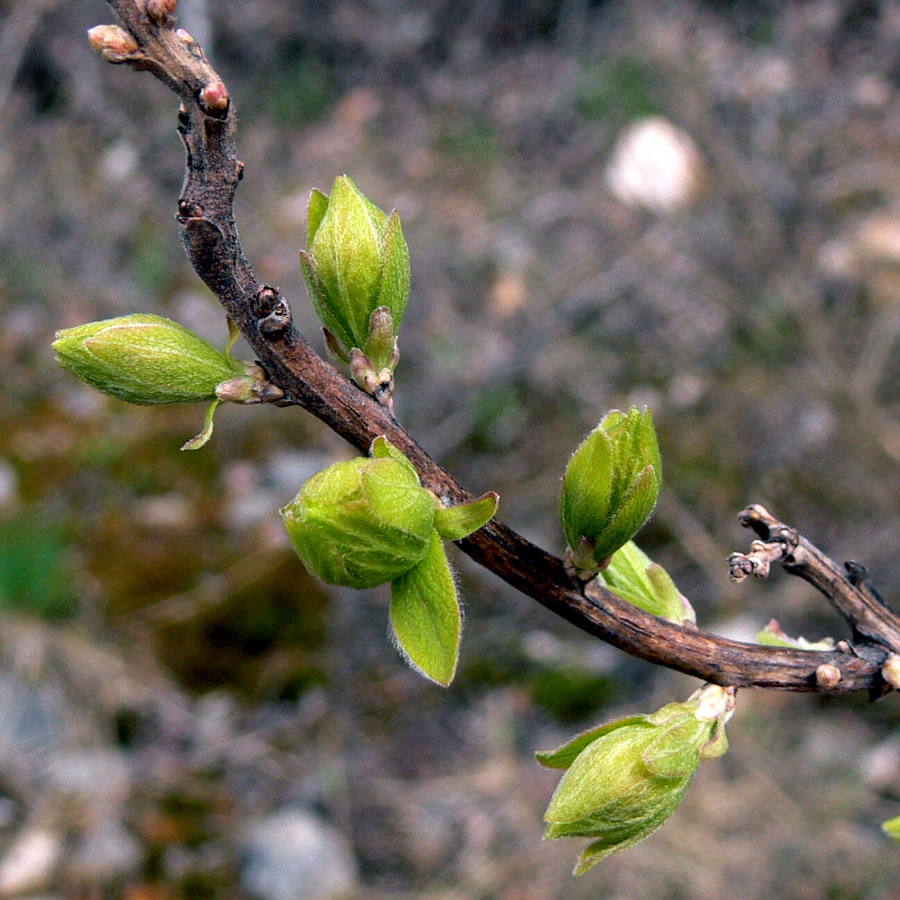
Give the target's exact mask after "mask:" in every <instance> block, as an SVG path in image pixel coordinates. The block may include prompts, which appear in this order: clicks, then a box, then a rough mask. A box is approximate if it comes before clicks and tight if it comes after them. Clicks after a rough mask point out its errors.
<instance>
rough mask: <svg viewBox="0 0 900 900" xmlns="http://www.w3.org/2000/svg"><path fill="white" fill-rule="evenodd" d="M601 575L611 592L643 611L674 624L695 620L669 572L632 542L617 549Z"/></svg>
mask: <svg viewBox="0 0 900 900" xmlns="http://www.w3.org/2000/svg"><path fill="white" fill-rule="evenodd" d="M600 577H601V578H602V579H603V581H604V582H605V584H606V586H607V587H608V588H609V589H610V590H611V591H612V592H613V593H614V594H616V595H618V596H619V597H621V598H622V599H623V600H627V601H628V602H629V603H633V604H634V605H635V606H637V607H639V608H640V609H643V610H644V611H645V612H648V613H652V614H653V615H654V616H659V617H660V618H663V619H668V620H669V621H670V622H675V623H676V624H677V625H681V624H683V623H684V622H696V621H697V619H696V617H695V615H694V610H693V609H692V608H691V605H690V603H689V602H688V600H687V598H686V597H685V596H684V595H683V594H682V593H681V592H680V591H679V590H678V588H677V587H675V582H674V581H672V578H671V576H670V575H669V573H668V572H667V571H666V570H665V569H664V568H663V567H662V566H661V565H659V564H658V563H655V562H653V561H652V560H651V559H650V558H649V557H648V556H647V554H646V553H644V552H643V551H642V550H641V549H640V548H639V547H638V546H637V544H635V543H634V541H629V542H628V543H627V544H625V545H624V546H623V547H620V548H619V549H618V550H616V552H615V553H614V554H613V556H612V559H611V560H610V562H609V565H608V566H607V567H606V568H605V569H604V570H603V573H602V575H601V576H600Z"/></svg>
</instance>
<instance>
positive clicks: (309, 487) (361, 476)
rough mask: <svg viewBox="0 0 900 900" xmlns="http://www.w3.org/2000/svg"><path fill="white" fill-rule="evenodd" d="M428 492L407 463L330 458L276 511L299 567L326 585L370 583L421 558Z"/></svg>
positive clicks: (427, 531)
mask: <svg viewBox="0 0 900 900" xmlns="http://www.w3.org/2000/svg"><path fill="white" fill-rule="evenodd" d="M434 512H435V504H434V497H433V495H432V494H430V493H429V492H428V491H426V490H425V488H423V487H422V485H421V484H420V483H419V477H418V475H416V472H415V469H413V467H412V466H411V465H410V464H409V463H408V462H405V461H404V462H399V461H398V460H396V459H393V458H391V457H390V456H383V457H377V458H375V459H366V458H364V457H360V458H358V459H351V460H347V461H346V462H339V463H335V464H334V465H333V466H329V467H328V468H327V469H324V470H323V471H321V472H319V473H318V474H317V475H314V476H313V477H312V478H310V479H309V481H307V482H306V484H304V485H303V487H302V488H301V489H300V493H298V494H297V496H296V497H295V498H294V500H293V501H292V502H291V503H289V504H288V505H287V506H286V507H284V509H282V510H281V515H282V518H283V519H284V527H285V529H286V530H287V533H288V537H289V538H290V539H291V543H292V544H293V545H294V549H295V550H296V551H297V554H298V556H299V557H300V559H301V560H302V561H303V564H304V565H305V566H306V567H307V569H309V570H310V571H311V572H312V573H313V574H315V575H317V576H318V577H319V578H321V579H322V580H323V581H325V582H327V583H328V584H341V585H345V586H347V587H353V588H371V587H375V586H376V585H379V584H383V583H384V582H385V581H392V580H393V579H395V578H397V577H398V576H400V575H403V574H404V573H405V572H408V571H409V570H410V569H411V568H413V566H415V565H416V564H417V563H419V562H421V560H422V559H423V558H424V557H425V554H426V553H427V551H428V547H429V542H430V541H431V536H432V534H433V532H434Z"/></svg>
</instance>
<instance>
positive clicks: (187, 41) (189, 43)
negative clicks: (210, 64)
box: [175, 28, 204, 61]
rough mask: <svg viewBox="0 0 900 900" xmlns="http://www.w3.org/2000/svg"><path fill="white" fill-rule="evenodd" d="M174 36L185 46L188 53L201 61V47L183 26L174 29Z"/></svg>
mask: <svg viewBox="0 0 900 900" xmlns="http://www.w3.org/2000/svg"><path fill="white" fill-rule="evenodd" d="M175 36H176V37H177V38H178V39H179V40H180V41H181V42H182V43H183V44H184V45H185V46H186V47H187V49H188V53H190V54H191V56H193V57H194V59H196V60H198V61H201V60H203V58H204V56H203V48H202V47H201V46H200V45H199V44H198V43H197V42H196V41H195V40H194V39H193V38H192V37H191V35H190V34H189V33H188V32H187V31H185V30H184V29H183V28H178V29H176V31H175Z"/></svg>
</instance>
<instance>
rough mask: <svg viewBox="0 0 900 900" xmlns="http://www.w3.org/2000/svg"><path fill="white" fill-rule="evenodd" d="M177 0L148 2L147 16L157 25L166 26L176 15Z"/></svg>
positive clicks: (152, 0) (150, 0) (148, 0)
mask: <svg viewBox="0 0 900 900" xmlns="http://www.w3.org/2000/svg"><path fill="white" fill-rule="evenodd" d="M175 6H176V0H147V16H148V17H149V18H150V21H151V22H154V23H156V24H157V25H166V24H167V23H168V22H169V20H170V19H171V18H172V17H173V16H174V15H175Z"/></svg>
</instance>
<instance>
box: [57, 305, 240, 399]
mask: <svg viewBox="0 0 900 900" xmlns="http://www.w3.org/2000/svg"><path fill="white" fill-rule="evenodd" d="M53 349H54V350H55V351H56V361H57V362H58V363H59V364H60V365H61V366H62V367H63V368H64V369H66V370H68V371H69V372H71V373H72V374H73V375H74V376H75V377H76V378H79V379H81V380H82V381H84V382H85V383H87V384H89V385H91V387H94V388H96V389H97V390H98V391H102V392H103V393H104V394H109V395H111V396H113V397H118V398H119V399H120V400H126V401H127V402H129V403H138V404H141V405H146V406H156V405H161V404H166V403H197V402H202V401H204V400H216V399H217V393H216V389H217V388H218V387H219V386H220V385H222V384H223V383H229V384H231V383H232V382H233V381H234V379H236V378H237V379H240V378H246V379H247V388H248V392H249V391H250V386H251V385H252V383H253V381H254V379H253V378H252V377H251V376H249V375H247V372H246V366H244V365H243V364H242V363H237V362H235V361H233V360H231V359H229V358H228V357H227V356H226V355H225V354H224V353H222V352H220V351H219V350H216V348H215V347H213V346H212V344H209V343H207V342H206V341H204V340H203V338H201V337H199V336H198V335H196V334H194V333H193V332H191V331H188V330H187V328H184V327H183V326H181V325H179V324H178V323H177V322H172V321H170V320H169V319H164V318H163V317H162V316H154V315H149V314H144V313H136V314H134V315H131V316H121V317H119V318H117V319H105V320H103V321H101V322H89V323H88V324H87V325H79V326H78V327H76V328H65V329H63V330H62V331H58V332H57V333H56V340H55V341H54V342H53ZM231 386H232V389H234V385H233V384H232V385H231Z"/></svg>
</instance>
